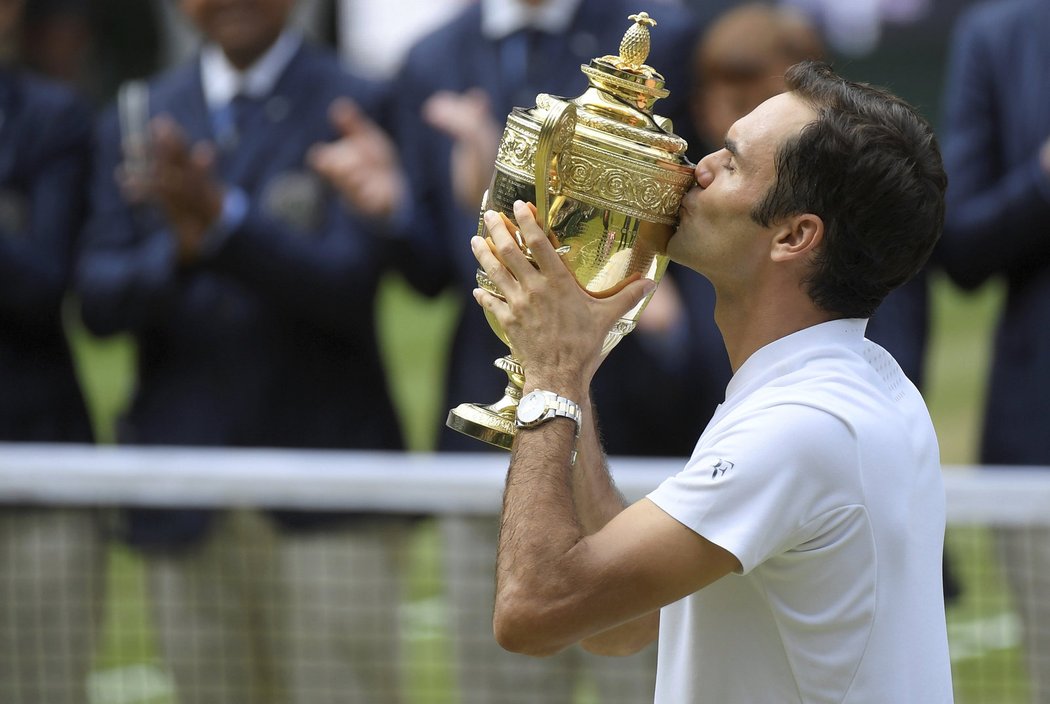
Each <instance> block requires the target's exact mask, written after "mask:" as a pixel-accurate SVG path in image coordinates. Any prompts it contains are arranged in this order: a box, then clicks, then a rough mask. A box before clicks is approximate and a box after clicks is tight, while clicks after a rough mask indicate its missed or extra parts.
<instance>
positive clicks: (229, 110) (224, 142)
mask: <svg viewBox="0 0 1050 704" xmlns="http://www.w3.org/2000/svg"><path fill="white" fill-rule="evenodd" d="M261 104H262V101H260V100H258V99H257V98H251V97H249V96H246V95H243V94H241V93H238V94H237V95H235V96H234V97H233V100H231V101H230V102H229V103H227V104H226V105H225V106H224V107H221V108H219V109H218V110H215V111H214V112H213V113H212V125H213V127H214V131H215V140H216V142H217V143H218V144H219V146H220V147H222V148H223V149H233V148H235V147H236V146H237V143H238V141H239V140H240V138H241V137H242V136H243V135H244V134H245V133H246V132H248V131H250V130H251V129H252V127H253V123H254V121H255V119H256V118H257V117H258V112H259V108H260V106H261Z"/></svg>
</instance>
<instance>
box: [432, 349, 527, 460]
mask: <svg viewBox="0 0 1050 704" xmlns="http://www.w3.org/2000/svg"><path fill="white" fill-rule="evenodd" d="M493 365H494V366H496V367H498V368H500V369H502V370H503V371H505V372H506V373H507V386H506V388H505V389H504V390H503V398H501V399H500V400H498V401H496V402H495V403H491V404H489V405H487V406H484V405H481V404H479V403H461V404H459V405H458V406H456V407H455V408H453V409H452V410H451V411H449V412H448V419H447V420H446V421H445V425H447V426H448V427H450V428H452V429H453V430H455V431H457V432H460V433H463V434H464V435H469V436H470V437H472V438H477V439H478V440H481V441H483V442H487V443H488V444H490V445H495V446H496V447H502V448H503V449H505V450H509V449H510V448H511V445H513V444H514V434H515V432H516V428H515V427H514V418H515V416H516V414H517V410H518V401H520V400H521V387H522V386H523V385H524V384H525V375H524V371H523V370H522V368H521V365H520V364H518V362H517V361H516V360H515V359H514V358H513V357H511V356H506V357H501V358H499V359H497V360H496V361H495V362H493Z"/></svg>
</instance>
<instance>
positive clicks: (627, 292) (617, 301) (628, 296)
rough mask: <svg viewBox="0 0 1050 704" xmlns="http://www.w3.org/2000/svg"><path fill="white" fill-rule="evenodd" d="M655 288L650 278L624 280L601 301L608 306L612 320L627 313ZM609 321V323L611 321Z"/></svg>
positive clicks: (654, 283)
mask: <svg viewBox="0 0 1050 704" xmlns="http://www.w3.org/2000/svg"><path fill="white" fill-rule="evenodd" d="M655 290H656V282H655V281H653V280H652V279H641V278H638V279H634V280H631V281H625V282H624V285H623V287H622V288H621V289H620V290H619V291H617V292H616V293H613V294H611V295H610V296H608V297H607V298H606V299H605V301H604V302H603V303H605V304H607V305H608V307H609V311H610V314H611V315H612V321H615V320H618V319H620V318H622V317H623V316H625V315H627V312H628V311H630V310H631V309H632V308H634V307H635V306H637V305H638V304H639V303H641V302H642V301H644V300H645V297H646V296H648V295H649V294H650V293H652V292H653V291H655ZM612 321H610V323H611V322H612Z"/></svg>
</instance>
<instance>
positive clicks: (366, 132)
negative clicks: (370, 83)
mask: <svg viewBox="0 0 1050 704" xmlns="http://www.w3.org/2000/svg"><path fill="white" fill-rule="evenodd" d="M328 117H329V119H330V120H331V121H332V124H333V125H334V126H335V128H336V129H337V130H338V131H339V134H340V135H341V136H340V138H339V139H337V140H336V141H334V142H331V143H328V144H317V145H315V146H314V147H313V148H311V149H310V152H309V154H308V155H307V161H308V163H309V164H310V166H311V167H312V168H313V169H314V171H316V172H317V173H318V174H320V175H321V176H322V177H324V178H325V179H326V180H327V181H328V182H329V183H331V184H332V186H333V187H335V189H336V190H338V191H339V193H340V195H342V197H343V199H344V200H345V201H346V202H347V203H349V204H350V206H351V207H353V208H354V209H356V210H357V211H358V212H360V213H362V214H364V215H366V216H368V217H373V218H386V217H389V216H390V215H392V214H393V213H394V211H395V210H396V209H397V208H398V207H400V206H401V204H402V203H403V202H404V200H405V196H406V194H407V192H408V188H407V186H406V185H405V178H404V174H403V173H402V172H401V164H400V162H399V160H398V155H397V147H396V146H395V145H394V142H393V141H392V140H391V139H390V137H389V136H387V134H386V133H385V132H384V131H383V130H382V129H380V128H379V126H378V125H376V124H375V123H374V122H372V121H371V120H370V119H368V117H367V116H366V115H365V114H364V113H363V112H361V109H360V108H359V107H358V106H357V105H356V104H355V103H354V102H353V101H351V100H349V99H347V98H339V99H337V100H335V101H333V102H332V105H331V107H330V108H329V110H328Z"/></svg>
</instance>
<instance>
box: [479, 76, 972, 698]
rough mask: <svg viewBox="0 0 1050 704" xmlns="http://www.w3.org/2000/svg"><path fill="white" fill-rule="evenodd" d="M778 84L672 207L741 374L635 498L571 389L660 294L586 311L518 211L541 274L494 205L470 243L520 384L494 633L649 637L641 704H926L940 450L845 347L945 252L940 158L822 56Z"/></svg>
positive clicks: (884, 381)
mask: <svg viewBox="0 0 1050 704" xmlns="http://www.w3.org/2000/svg"><path fill="white" fill-rule="evenodd" d="M787 84H788V92H786V93H782V94H780V95H778V96H776V97H773V98H771V99H770V100H768V101H766V102H765V103H763V104H762V105H760V106H759V107H758V108H756V109H755V110H754V111H753V112H752V113H750V114H748V115H747V116H745V117H743V118H741V119H740V120H739V121H737V122H736V123H734V125H733V126H732V127H731V128H730V130H729V131H728V134H727V135H726V140H725V146H724V148H722V149H720V150H718V151H717V152H714V153H712V154H709V155H708V156H707V157H705V158H704V159H703V160H701V162H700V163H699V164H698V165H697V167H696V186H695V187H694V188H693V189H692V190H691V191H690V192H689V193H688V194H687V195H686V197H685V199H684V201H683V203H682V209H681V224H680V226H679V228H678V231H677V233H676V234H675V235H674V236H673V237H672V238H671V240H670V243H669V245H668V253H669V254H670V255H671V257H672V258H673V259H674V260H675V261H678V262H680V263H682V264H684V265H687V266H688V267H690V268H692V269H694V270H696V271H697V272H699V273H700V274H702V275H704V276H705V277H707V278H708V279H710V281H711V282H712V283H713V285H714V287H715V289H716V292H717V296H718V302H717V305H716V308H715V319H716V322H717V323H718V326H719V329H720V330H721V332H722V336H723V339H724V342H725V345H726V349H727V350H728V353H729V357H730V360H731V363H732V367H733V370H734V376H733V378H732V380H731V381H730V383H729V386H728V388H727V390H726V398H725V401H724V402H723V403H722V404H721V406H720V407H719V409H718V411H717V412H716V413H715V415H714V417H713V418H712V420H711V422H710V423H709V424H708V426H707V428H706V429H705V430H704V431H703V434H702V435H701V436H700V439H699V441H698V442H697V444H696V448H695V450H694V452H693V454H692V457H691V458H690V459H689V461H688V463H687V464H686V465H685V468H684V469H683V470H682V471H681V472H680V473H679V474H677V475H676V476H673V477H671V478H669V479H667V480H666V481H665V482H663V484H661V485H660V486H659V487H658V488H657V489H656V490H654V491H653V492H652V493H651V494H650V495H649V496H648V497H647V498H645V499H642V500H641V501H638V502H637V503H635V504H633V505H631V506H628V507H625V506H624V502H623V499H622V497H621V496H620V494H619V493H618V492H617V490H616V487H615V485H614V483H613V481H612V479H611V477H610V475H609V472H608V470H607V468H606V466H605V462H604V459H603V455H602V449H601V444H600V441H599V433H598V429H597V426H598V424H597V422H596V415H595V414H596V411H595V409H594V408H593V407H592V406H591V404H590V402H589V398H588V386H589V382H590V380H591V377H592V375H593V374H594V373H595V371H596V370H597V368H598V365H599V363H600V360H601V346H602V341H603V340H604V338H605V335H606V331H607V330H609V328H610V327H611V326H612V324H613V322H614V321H616V320H617V319H618V318H620V317H621V316H622V315H623V314H625V313H626V311H628V310H629V309H630V308H631V307H633V306H634V305H636V304H637V303H638V302H639V301H640V300H642V298H643V297H644V296H645V295H646V294H647V293H648V292H650V291H651V290H652V288H653V286H654V284H653V283H652V282H650V281H645V280H634V281H631V282H629V283H627V284H626V285H624V286H623V287H622V288H621V290H619V291H617V292H613V293H611V295H608V296H605V297H595V296H591V295H589V294H588V293H586V292H585V291H584V290H583V289H581V288H580V287H579V285H578V284H577V283H576V281H575V279H574V278H573V276H572V275H571V274H570V273H569V271H568V270H567V269H566V268H565V267H564V266H563V265H562V263H561V262H560V260H559V259H558V256H557V254H556V253H555V251H554V249H553V247H552V246H551V245H550V243H549V242H548V240H547V239H546V237H545V236H544V234H543V231H542V230H541V228H540V227H538V226H537V224H536V222H535V220H534V219H533V217H532V211H531V210H530V208H529V207H528V206H527V205H526V204H523V203H518V204H516V206H515V211H514V214H515V216H516V218H517V221H518V223H519V226H520V228H521V232H522V233H523V235H524V237H525V241H526V242H527V244H528V245H529V247H530V248H531V250H532V254H533V256H534V258H535V261H536V264H537V266H533V264H532V263H530V261H529V260H527V259H526V258H525V256H524V255H523V254H522V253H521V251H520V250H519V248H518V246H517V245H516V243H515V240H514V238H513V237H512V235H511V233H510V232H508V230H507V228H506V227H505V226H504V225H503V224H502V221H501V220H500V218H499V217H497V216H496V215H495V214H494V213H488V214H486V224H487V226H488V232H489V234H490V236H491V237H490V239H489V240H488V241H487V240H485V239H482V238H477V237H475V238H474V239H473V240H472V242H471V246H472V249H473V252H474V254H475V256H476V257H477V259H478V261H479V262H480V264H481V265H482V266H483V267H484V269H485V271H486V272H487V273H488V275H489V276H490V277H492V279H493V281H494V282H495V283H496V284H497V285H498V286H499V287H500V289H501V290H502V291H503V292H504V294H505V296H506V300H505V301H503V300H500V299H497V298H496V297H494V296H492V295H490V294H488V293H486V292H484V291H482V290H477V291H475V293H474V295H475V298H476V299H477V301H478V303H479V304H480V305H481V306H482V307H483V308H484V309H486V310H487V311H488V312H490V313H491V314H493V315H495V316H496V317H497V318H498V320H499V322H500V323H501V324H502V325H503V328H504V329H505V330H506V331H507V334H508V336H509V338H510V341H511V346H512V348H513V349H514V352H515V355H516V357H517V358H518V359H519V360H520V361H521V363H522V365H523V366H524V369H525V378H526V386H525V389H524V391H525V396H524V398H523V399H522V402H521V405H520V406H519V410H518V425H519V429H520V430H519V433H518V435H517V440H516V444H515V448H514V453H513V455H512V459H511V465H510V471H509V474H508V477H507V484H506V492H505V495H504V506H503V516H502V528H501V534H500V540H499V553H498V557H497V576H496V591H497V595H496V610H495V615H494V630H495V634H496V638H497V640H498V641H499V642H500V644H501V645H503V647H505V648H507V649H510V650H514V651H518V652H522V653H529V654H533V655H545V654H549V653H553V652H556V651H558V650H560V649H562V648H565V647H567V646H568V645H570V644H572V643H575V642H582V644H583V645H584V647H586V648H587V649H589V650H591V651H594V652H599V653H605V654H610V655H614V654H621V653H628V652H632V651H634V650H637V649H639V648H641V647H642V646H643V645H645V644H647V643H649V642H650V641H652V640H653V639H656V638H659V659H660V662H659V668H658V676H657V685H656V693H655V700H656V702H658V703H659V704H683V703H687V704H688V703H697V702H719V704H754V703H755V702H770V701H776V702H804V703H805V704H811V703H816V702H837V703H843V704H889V703H890V702H892V703H893V704H944V703H946V702H951V701H952V684H951V672H950V665H949V659H948V643H947V634H946V628H945V617H944V603H943V596H942V589H941V549H942V543H943V536H944V526H945V505H944V504H945V501H944V488H943V485H942V481H941V474H940V461H939V456H938V447H937V439H936V436H935V434H934V429H933V425H932V423H931V420H930V416H929V413H928V411H927V409H926V406H925V404H924V402H923V399H922V397H921V396H920V395H919V393H918V392H917V391H916V389H915V387H914V386H913V385H912V384H911V383H910V382H909V381H908V380H907V378H906V377H905V376H904V374H903V373H902V372H901V370H900V367H899V366H898V365H897V363H896V362H895V361H894V360H893V358H892V357H891V356H890V355H889V354H888V353H887V352H886V351H885V350H883V349H882V348H881V347H879V346H877V345H875V344H874V343H872V342H870V341H868V340H867V339H865V337H864V329H865V325H866V322H867V319H868V318H869V317H870V316H872V315H873V314H874V313H875V311H876V308H877V307H878V305H879V303H880V301H881V300H882V299H883V297H884V296H885V295H886V294H887V293H889V292H890V291H891V290H893V289H894V288H896V287H898V286H900V285H901V284H903V283H904V282H905V281H907V280H908V279H909V278H910V277H911V276H912V275H914V274H915V273H916V272H917V271H918V270H919V268H920V267H921V266H922V265H923V263H924V262H925V261H926V259H927V257H928V255H929V253H930V250H931V249H932V248H933V246H934V243H935V241H936V240H937V237H938V236H939V234H940V231H941V225H942V221H943V216H944V205H943V203H944V201H943V193H944V188H945V184H946V179H945V175H944V171H943V169H942V166H941V159H940V154H939V152H938V148H937V144H936V140H935V138H934V135H933V133H932V131H931V129H930V126H929V125H928V124H927V122H926V121H925V120H923V119H922V118H921V117H920V116H919V115H917V114H916V113H915V111H914V110H913V109H912V108H911V107H909V106H908V105H907V104H905V103H904V102H903V101H901V100H900V99H898V98H896V97H894V96H892V95H891V94H889V93H887V92H885V91H882V90H880V89H876V88H873V87H870V86H866V85H861V84H856V83H851V82H848V81H845V80H843V79H842V78H840V77H838V76H836V75H835V74H834V73H833V72H832V71H831V69H830V68H828V67H827V66H825V65H823V64H815V63H803V64H798V65H796V66H795V67H793V68H792V69H790V70H789V72H788V74H787ZM638 373H639V374H644V373H645V370H642V369H640V370H638ZM653 403H659V397H658V394H654V399H653ZM646 410H647V409H646V408H641V407H640V408H638V409H636V412H637V413H639V414H644V413H646ZM574 452H576V453H578V454H577V455H575V460H574Z"/></svg>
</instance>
